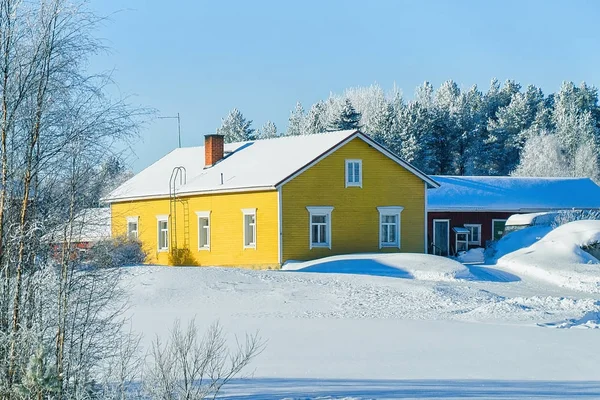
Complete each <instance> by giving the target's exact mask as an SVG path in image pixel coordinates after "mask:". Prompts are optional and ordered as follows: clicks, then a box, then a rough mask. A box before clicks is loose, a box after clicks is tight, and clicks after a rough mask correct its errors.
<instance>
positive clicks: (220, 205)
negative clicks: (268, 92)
mask: <svg viewBox="0 0 600 400" xmlns="http://www.w3.org/2000/svg"><path fill="white" fill-rule="evenodd" d="M438 186H439V185H438V184H437V183H436V182H435V181H434V180H432V179H431V178H429V177H428V176H427V175H425V174H424V173H422V172H421V171H419V170H418V169H416V168H415V167H413V166H412V165H410V164H409V163H407V162H406V161H404V160H402V159H400V158H399V157H398V156H396V155H394V154H393V153H391V152H390V151H389V150H387V149H385V148H384V147H382V146H381V145H379V144H378V143H376V142H375V141H373V140H372V139H371V138H369V137H368V136H366V135H364V134H363V133H361V132H360V131H356V130H352V131H339V132H330V133H324V134H319V135H309V136H294V137H283V138H276V139H267V140H258V141H252V142H243V143H231V144H224V143H223V137H222V136H219V135H208V136H206V138H205V145H204V146H202V147H190V148H179V149H176V150H174V151H172V152H171V153H169V154H167V155H166V156H165V157H163V158H162V159H160V160H159V161H157V162H156V163H154V164H152V165H151V166H149V167H148V168H146V169H145V170H143V171H142V172H140V173H139V174H137V175H136V176H134V177H133V178H131V179H130V180H129V181H127V182H125V183H124V184H123V185H121V186H120V187H118V188H117V189H116V190H114V191H113V192H112V193H111V194H110V195H109V196H108V197H107V198H106V199H105V200H106V201H107V202H109V203H110V205H111V215H112V216H111V218H112V220H111V224H112V228H111V229H112V235H113V237H117V236H122V235H127V236H129V237H132V238H137V239H139V240H140V241H141V243H142V245H143V247H144V249H145V250H146V252H147V253H148V261H149V262H150V263H155V264H163V265H178V264H179V265H182V264H183V265H212V266H240V267H249V268H279V267H280V266H281V265H282V264H283V263H285V262H286V261H288V260H309V259H314V258H319V257H325V256H330V255H336V254H344V253H362V252H411V253H425V252H426V250H427V249H426V243H427V223H426V199H427V196H426V192H427V189H428V188H430V187H438Z"/></svg>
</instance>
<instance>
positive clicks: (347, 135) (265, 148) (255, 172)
mask: <svg viewBox="0 0 600 400" xmlns="http://www.w3.org/2000/svg"><path fill="white" fill-rule="evenodd" d="M355 137H358V138H361V139H363V140H365V141H366V142H367V143H369V144H370V145H371V146H373V147H375V148H377V149H379V150H380V151H382V152H383V153H384V154H386V155H388V156H389V157H390V158H392V159H394V160H395V161H397V162H398V163H399V164H401V165H402V166H404V167H405V168H407V169H408V170H409V171H411V172H413V173H415V174H416V175H417V176H419V177H420V178H421V179H423V180H424V181H425V182H427V183H428V184H429V185H431V186H433V187H436V186H437V183H436V182H434V181H433V180H432V179H431V178H429V177H428V176H427V175H425V174H424V173H422V172H421V171H419V170H418V169H416V168H415V167H413V166H411V165H410V164H408V163H407V162H405V161H403V160H401V159H400V158H398V157H397V156H395V155H393V154H392V153H390V152H389V151H387V150H386V149H384V148H383V147H381V146H379V145H378V144H377V143H376V142H374V141H373V140H372V139H370V138H368V137H367V136H365V135H364V134H362V133H361V132H359V131H357V130H346V131H337V132H329V133H323V134H316V135H306V136H287V137H283V138H275V139H265V140H256V141H250V142H240V143H230V144H226V145H225V158H224V159H223V160H221V161H219V162H218V163H216V164H215V165H214V166H212V167H210V168H204V146H198V147H188V148H179V149H175V150H173V151H172V152H170V153H169V154H167V155H166V156H164V157H163V158H161V159H160V160H158V161H157V162H155V163H154V164H152V165H150V166H149V167H147V168H146V169H144V170H143V171H141V172H140V173H139V174H137V175H135V176H134V177H133V178H131V179H129V180H128V181H126V182H125V183H123V184H122V185H121V186H119V187H118V188H117V189H115V190H114V191H113V192H111V193H110V194H109V195H108V196H107V197H106V198H105V199H104V200H106V201H108V202H116V201H125V200H133V199H139V198H160V197H165V196H168V195H169V180H170V177H171V173H172V172H173V169H174V168H176V167H178V166H182V167H184V168H185V171H186V183H185V184H183V185H181V186H178V187H177V188H176V192H177V194H196V193H211V192H233V191H250V190H269V189H274V188H276V187H277V186H278V185H280V184H282V183H284V181H285V180H286V179H288V178H290V177H291V176H293V175H294V174H295V173H297V172H299V171H301V170H302V169H303V168H304V167H306V166H309V165H311V164H312V163H313V162H316V161H318V160H319V159H320V158H321V157H323V156H324V155H326V154H329V152H331V151H333V150H335V149H337V148H338V147H339V146H342V145H343V144H345V143H347V142H348V141H350V140H352V139H354V138H355Z"/></svg>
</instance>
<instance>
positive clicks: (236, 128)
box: [217, 108, 256, 143]
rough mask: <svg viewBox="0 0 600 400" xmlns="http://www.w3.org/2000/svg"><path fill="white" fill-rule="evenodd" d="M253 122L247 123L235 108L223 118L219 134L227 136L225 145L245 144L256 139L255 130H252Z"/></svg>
mask: <svg viewBox="0 0 600 400" xmlns="http://www.w3.org/2000/svg"><path fill="white" fill-rule="evenodd" d="M251 125H252V121H251V120H250V121H247V120H246V118H244V116H243V115H242V113H241V112H240V111H239V110H238V109H237V108H234V109H233V110H231V111H230V112H229V114H227V116H226V117H225V118H223V120H222V123H221V126H220V127H219V128H217V134H219V135H223V136H225V143H233V142H245V141H248V140H254V139H256V135H255V132H254V129H252V128H250V126H251Z"/></svg>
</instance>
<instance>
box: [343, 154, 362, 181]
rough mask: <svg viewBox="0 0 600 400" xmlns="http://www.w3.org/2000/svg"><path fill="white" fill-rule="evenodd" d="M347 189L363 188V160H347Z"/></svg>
mask: <svg viewBox="0 0 600 400" xmlns="http://www.w3.org/2000/svg"><path fill="white" fill-rule="evenodd" d="M346 187H362V160H346Z"/></svg>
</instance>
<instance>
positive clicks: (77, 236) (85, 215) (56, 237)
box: [43, 207, 111, 249]
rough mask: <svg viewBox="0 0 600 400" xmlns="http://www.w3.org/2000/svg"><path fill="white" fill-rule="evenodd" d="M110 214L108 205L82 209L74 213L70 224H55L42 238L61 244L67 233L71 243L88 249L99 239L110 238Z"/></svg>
mask: <svg viewBox="0 0 600 400" xmlns="http://www.w3.org/2000/svg"><path fill="white" fill-rule="evenodd" d="M110 216H111V214H110V208H109V207H102V208H86V209H83V210H81V211H79V212H78V213H77V214H76V215H75V217H74V218H73V222H72V223H71V224H70V225H69V224H62V225H59V226H57V227H56V228H55V229H54V230H52V231H51V232H49V233H48V234H46V235H45V236H44V238H43V240H45V241H47V242H48V243H51V244H61V243H63V241H64V240H65V235H67V236H68V237H69V242H70V243H71V244H72V245H74V246H75V247H77V248H80V249H88V248H90V247H91V246H93V245H94V244H95V243H97V242H99V241H102V240H107V239H110V233H111V232H110Z"/></svg>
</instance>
